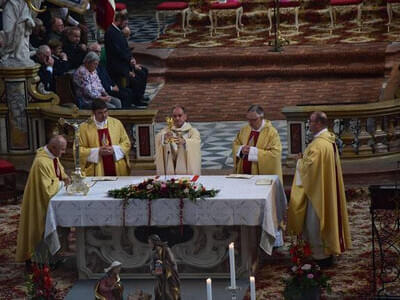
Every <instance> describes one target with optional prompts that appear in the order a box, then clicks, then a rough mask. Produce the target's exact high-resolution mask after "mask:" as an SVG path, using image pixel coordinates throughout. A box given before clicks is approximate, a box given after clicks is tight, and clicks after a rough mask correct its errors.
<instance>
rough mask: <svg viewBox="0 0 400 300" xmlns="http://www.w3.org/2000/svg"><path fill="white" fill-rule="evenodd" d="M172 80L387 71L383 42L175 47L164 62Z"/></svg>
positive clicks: (360, 75)
mask: <svg viewBox="0 0 400 300" xmlns="http://www.w3.org/2000/svg"><path fill="white" fill-rule="evenodd" d="M164 63H165V66H166V68H165V74H164V76H165V78H166V79H167V80H170V81H177V80H179V81H182V80H185V81H192V80H196V79H197V80H212V79H217V78H225V79H227V78H229V79H230V80H231V79H233V80H235V79H239V80H243V79H244V78H251V79H254V78H260V79H264V78H276V79H278V80H282V79H285V78H287V77H297V78H304V77H314V78H315V77H317V78H321V77H324V78H326V77H330V78H332V77H336V78H343V77H350V78H363V77H380V78H382V76H383V74H384V71H385V46H384V44H383V43H374V44H368V47H365V46H364V45H359V46H354V45H352V46H349V45H337V46H336V47H331V46H324V47H318V46H314V47H309V46H287V47H285V48H284V51H283V52H281V53H274V52H268V49H267V48H261V47H260V48H251V49H237V48H222V49H221V48H220V49H218V51H212V53H211V51H210V50H204V49H194V50H191V49H183V50H181V49H176V51H174V52H173V53H172V54H171V55H170V56H169V57H168V58H167V59H166V60H165V61H164Z"/></svg>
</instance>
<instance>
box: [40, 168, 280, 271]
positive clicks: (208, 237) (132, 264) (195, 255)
mask: <svg viewBox="0 0 400 300" xmlns="http://www.w3.org/2000/svg"><path fill="white" fill-rule="evenodd" d="M168 178H171V177H168ZM144 179H145V178H143V177H119V178H118V179H117V180H116V181H107V182H98V183H97V184H95V185H94V186H93V187H92V188H91V190H90V191H89V193H88V194H87V196H80V195H73V196H71V195H68V194H67V193H66V192H65V191H64V190H61V191H59V192H58V194H57V195H56V196H55V197H53V198H52V200H51V201H50V205H49V209H48V213H47V219H46V231H45V238H46V241H47V242H48V244H49V246H50V249H51V252H52V253H55V252H56V251H58V249H59V240H58V235H57V231H56V228H57V226H62V227H77V232H78V245H77V247H78V259H77V263H78V270H79V276H80V278H99V277H100V276H101V275H102V273H103V268H104V267H105V266H107V265H109V264H110V262H112V261H114V260H118V261H120V262H122V264H123V269H122V272H121V275H122V277H125V278H147V277H150V275H149V267H148V266H149V262H150V254H151V250H150V247H149V246H148V245H147V236H148V234H150V233H154V232H157V233H160V232H159V231H161V233H162V235H163V236H164V238H163V240H165V241H168V242H169V245H170V247H171V250H172V252H173V253H174V255H175V258H176V259H177V262H178V269H179V273H180V277H181V278H201V277H206V276H209V275H212V276H214V277H227V276H228V275H229V274H228V273H229V264H228V263H227V258H228V256H227V253H228V244H229V243H230V242H232V241H233V242H235V245H236V252H237V253H236V255H238V258H237V270H238V271H237V272H238V274H239V275H240V274H248V273H249V272H250V271H251V270H250V269H251V268H254V261H255V258H256V255H257V253H256V252H257V249H258V247H257V245H258V244H259V245H260V247H261V249H262V250H263V251H265V252H266V253H268V254H271V252H272V248H273V246H274V244H276V243H278V244H279V243H280V242H281V236H280V235H279V224H280V223H281V221H282V220H283V216H284V213H285V210H286V198H285V194H284V190H283V188H282V185H281V183H280V181H279V179H278V177H277V176H275V175H272V176H253V177H251V178H250V179H239V178H226V177H224V176H200V177H199V178H198V181H197V182H199V183H201V184H203V185H204V186H205V187H206V188H207V189H219V190H220V192H219V193H218V194H217V196H216V197H214V198H205V199H199V200H197V201H195V202H192V201H190V200H189V199H184V201H183V202H184V206H183V211H182V212H181V207H180V201H179V199H155V200H152V201H151V214H150V215H149V213H148V210H149V203H148V201H147V200H141V199H131V200H130V201H129V204H128V205H127V206H126V207H125V209H123V205H122V203H123V201H122V200H120V199H114V198H111V197H109V196H108V195H107V192H108V190H111V189H116V188H121V187H123V186H127V185H130V184H136V183H140V182H142V181H143V180H144ZM260 179H271V180H270V181H268V180H266V181H261V182H271V184H256V181H257V182H258V183H259V182H260ZM86 180H88V181H91V178H87V179H86ZM89 184H90V182H89ZM181 213H182V215H183V219H182V220H180V215H181ZM149 217H150V218H151V219H150V224H151V226H148V224H149V220H148V218H149ZM124 218H125V226H123V219H124ZM181 222H182V225H183V226H184V228H183V229H184V230H183V231H182V230H181V229H182V228H180V227H181V226H182V225H181ZM277 239H278V240H277Z"/></svg>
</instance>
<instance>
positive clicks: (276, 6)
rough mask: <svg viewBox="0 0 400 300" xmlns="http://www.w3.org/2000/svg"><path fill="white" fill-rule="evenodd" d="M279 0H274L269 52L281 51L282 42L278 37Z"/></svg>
mask: <svg viewBox="0 0 400 300" xmlns="http://www.w3.org/2000/svg"><path fill="white" fill-rule="evenodd" d="M279 23H280V21H279V0H274V41H273V42H271V41H270V42H269V45H270V46H272V47H273V48H272V49H270V50H269V51H270V52H281V51H283V48H282V45H283V43H282V42H281V40H280V37H279Z"/></svg>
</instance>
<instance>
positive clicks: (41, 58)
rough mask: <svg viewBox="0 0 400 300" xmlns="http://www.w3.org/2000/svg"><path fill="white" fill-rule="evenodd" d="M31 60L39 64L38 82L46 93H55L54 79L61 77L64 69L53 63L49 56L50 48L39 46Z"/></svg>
mask: <svg viewBox="0 0 400 300" xmlns="http://www.w3.org/2000/svg"><path fill="white" fill-rule="evenodd" d="M33 60H34V61H35V62H37V63H39V64H40V69H39V72H38V74H39V77H40V81H41V82H42V83H43V85H44V89H45V90H46V91H52V92H56V79H55V77H56V76H58V75H62V74H63V73H64V72H65V68H64V67H62V66H61V65H60V64H59V63H58V62H56V61H54V59H53V57H52V56H51V50H50V47H49V46H47V45H41V46H39V48H38V50H37V51H36V55H35V56H34V57H33Z"/></svg>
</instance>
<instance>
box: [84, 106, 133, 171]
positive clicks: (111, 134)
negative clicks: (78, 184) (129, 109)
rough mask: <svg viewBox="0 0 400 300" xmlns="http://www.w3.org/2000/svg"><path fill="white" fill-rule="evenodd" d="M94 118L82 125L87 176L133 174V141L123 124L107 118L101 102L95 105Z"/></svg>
mask: <svg viewBox="0 0 400 300" xmlns="http://www.w3.org/2000/svg"><path fill="white" fill-rule="evenodd" d="M92 111H93V116H91V117H90V118H89V120H88V121H86V122H85V123H82V124H81V126H80V131H79V132H80V134H79V161H80V165H81V168H82V170H83V172H84V173H85V175H86V176H128V175H130V163H129V151H130V149H131V142H130V141H129V137H128V135H127V134H126V131H125V128H124V126H123V125H122V123H121V122H120V121H119V120H117V119H114V118H112V117H109V116H108V108H107V106H106V104H105V103H104V102H103V101H101V100H95V101H93V104H92Z"/></svg>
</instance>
